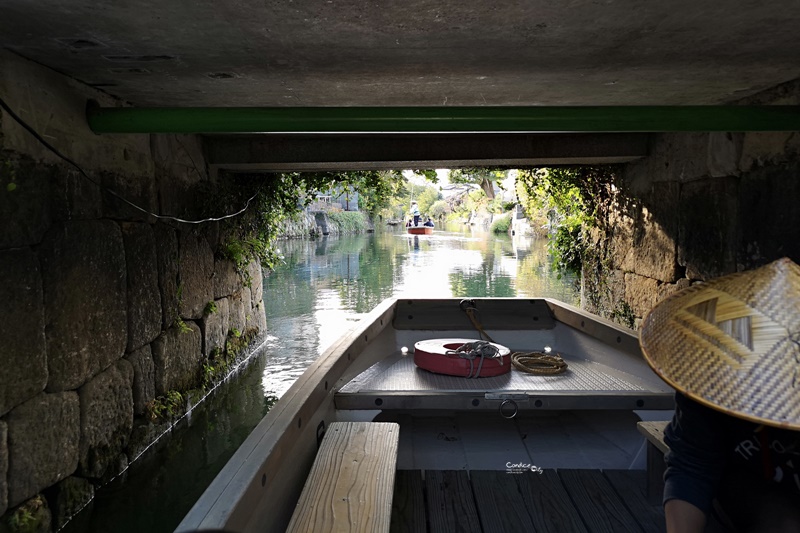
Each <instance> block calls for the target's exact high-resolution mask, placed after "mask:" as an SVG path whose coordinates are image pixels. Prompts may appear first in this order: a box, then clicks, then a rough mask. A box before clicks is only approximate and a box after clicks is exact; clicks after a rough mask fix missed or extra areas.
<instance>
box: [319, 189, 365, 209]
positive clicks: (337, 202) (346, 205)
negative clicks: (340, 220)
mask: <svg viewBox="0 0 800 533" xmlns="http://www.w3.org/2000/svg"><path fill="white" fill-rule="evenodd" d="M330 209H341V210H342V211H358V191H355V190H353V189H352V188H351V187H334V188H333V189H330V190H327V191H324V192H321V193H319V194H317V196H316V197H315V198H314V201H313V202H312V203H311V205H309V206H308V210H309V211H327V210H330Z"/></svg>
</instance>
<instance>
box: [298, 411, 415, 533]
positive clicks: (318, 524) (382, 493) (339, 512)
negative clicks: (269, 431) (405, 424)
mask: <svg viewBox="0 0 800 533" xmlns="http://www.w3.org/2000/svg"><path fill="white" fill-rule="evenodd" d="M399 435H400V426H399V425H398V424H396V423H394V422H333V423H331V425H330V427H329V428H328V430H327V431H326V432H325V437H324V438H323V439H322V444H321V445H320V448H319V451H318V452H317V458H316V459H315V460H314V465H313V466H312V467H311V472H309V474H308V478H307V479H306V483H305V486H304V487H303V492H302V494H301V495H300V499H299V500H298V502H297V506H296V507H295V511H294V514H293V515H292V520H291V522H290V523H289V527H288V529H287V531H291V532H295V531H297V532H301V531H302V532H304V533H305V532H308V531H315V532H317V531H363V532H369V533H371V532H380V531H386V532H388V531H389V524H390V521H391V515H392V494H393V491H394V481H395V467H396V465H397V444H398V437H399ZM287 460H290V459H289V458H287Z"/></svg>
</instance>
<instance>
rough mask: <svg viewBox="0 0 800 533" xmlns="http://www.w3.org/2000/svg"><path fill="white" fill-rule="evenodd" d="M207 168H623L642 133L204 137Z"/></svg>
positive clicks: (643, 139) (644, 143)
mask: <svg viewBox="0 0 800 533" xmlns="http://www.w3.org/2000/svg"><path fill="white" fill-rule="evenodd" d="M204 142H205V150H206V160H207V161H208V164H209V165H211V167H212V168H216V169H224V170H232V171H250V172H252V171H259V170H263V171H292V170H294V171H316V170H369V169H375V170H380V169H403V168H458V167H472V166H537V165H590V164H610V163H625V162H628V161H633V160H635V159H639V158H641V157H644V156H646V155H647V153H648V144H649V134H642V133H608V134H590V133H559V134H501V133H485V134H385V135H362V134H337V135H303V134H297V135H289V134H274V135H228V136H207V137H205V141H204Z"/></svg>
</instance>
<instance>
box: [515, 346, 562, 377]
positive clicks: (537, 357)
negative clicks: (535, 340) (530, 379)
mask: <svg viewBox="0 0 800 533" xmlns="http://www.w3.org/2000/svg"><path fill="white" fill-rule="evenodd" d="M511 364H512V365H514V368H516V369H517V370H521V371H522V372H527V373H528V374H541V375H547V376H552V375H555V374H562V373H564V372H566V371H567V366H568V365H567V363H566V361H564V359H562V358H561V355H560V354H555V355H550V354H546V353H542V352H514V353H512V354H511Z"/></svg>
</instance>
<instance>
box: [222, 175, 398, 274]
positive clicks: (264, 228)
mask: <svg viewBox="0 0 800 533" xmlns="http://www.w3.org/2000/svg"><path fill="white" fill-rule="evenodd" d="M221 183H222V185H221V187H222V189H221V190H218V191H214V193H213V194H208V195H207V197H208V198H209V202H213V206H209V209H208V211H209V212H234V211H236V210H237V209H241V206H242V205H244V204H245V202H247V201H248V200H250V199H251V197H252V200H250V208H249V209H248V210H247V211H246V212H245V213H244V214H243V215H241V216H239V217H236V218H233V219H228V220H226V221H225V222H224V223H223V225H222V227H221V231H222V235H224V238H223V246H222V247H221V255H222V256H223V257H224V258H227V259H229V260H231V261H233V262H234V264H235V265H236V266H237V268H238V269H239V270H240V271H243V270H244V268H245V266H246V265H247V264H248V263H249V262H250V261H251V260H253V259H257V260H258V261H260V262H261V264H262V265H264V266H266V267H267V268H274V267H275V266H276V265H277V264H279V262H280V261H281V260H282V257H281V255H280V253H279V251H278V247H277V246H276V241H277V236H278V232H279V230H280V228H281V223H282V222H283V220H284V219H286V218H287V217H290V216H292V215H296V214H297V213H298V212H300V211H301V210H302V209H303V208H304V207H306V206H307V205H308V204H310V203H311V202H312V201H313V200H314V198H315V197H316V195H317V194H318V193H319V192H324V191H329V190H331V189H336V188H339V189H348V188H349V189H353V190H356V191H358V192H359V195H360V198H359V202H360V203H361V207H362V209H364V210H366V211H368V212H376V211H377V210H379V209H380V208H381V207H383V206H387V205H389V202H390V200H391V198H392V197H393V196H394V195H395V194H398V192H399V191H402V190H403V188H404V180H403V178H402V175H401V174H400V173H398V172H387V171H350V172H316V173H301V172H287V173H283V174H273V175H268V176H266V177H265V176H264V175H263V174H255V175H253V174H245V173H241V174H234V175H232V176H230V179H226V180H222V182H221ZM211 207H213V209H211Z"/></svg>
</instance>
